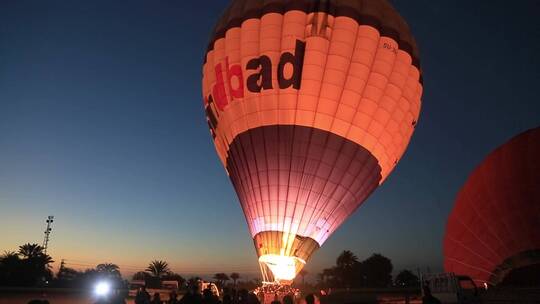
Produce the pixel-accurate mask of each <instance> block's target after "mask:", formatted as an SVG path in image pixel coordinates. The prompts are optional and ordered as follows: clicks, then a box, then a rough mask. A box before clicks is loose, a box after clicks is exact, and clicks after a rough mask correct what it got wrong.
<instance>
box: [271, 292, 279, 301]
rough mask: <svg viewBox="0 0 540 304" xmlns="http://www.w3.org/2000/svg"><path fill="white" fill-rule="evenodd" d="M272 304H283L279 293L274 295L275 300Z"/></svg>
mask: <svg viewBox="0 0 540 304" xmlns="http://www.w3.org/2000/svg"><path fill="white" fill-rule="evenodd" d="M271 304H281V302H280V301H279V297H278V294H277V292H276V293H275V294H274V300H273V301H272V303H271Z"/></svg>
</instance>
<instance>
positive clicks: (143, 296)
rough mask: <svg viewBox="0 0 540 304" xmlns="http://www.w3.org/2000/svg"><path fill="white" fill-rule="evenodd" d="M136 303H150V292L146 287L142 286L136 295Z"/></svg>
mask: <svg viewBox="0 0 540 304" xmlns="http://www.w3.org/2000/svg"><path fill="white" fill-rule="evenodd" d="M135 304H150V294H149V293H148V291H146V287H145V286H142V287H141V288H139V291H137V295H135Z"/></svg>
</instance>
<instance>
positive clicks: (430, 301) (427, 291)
mask: <svg viewBox="0 0 540 304" xmlns="http://www.w3.org/2000/svg"><path fill="white" fill-rule="evenodd" d="M422 289H423V290H424V296H423V297H422V304H441V301H440V300H439V299H437V298H436V297H434V296H433V294H431V288H429V283H428V282H426V283H424V286H423V287H422Z"/></svg>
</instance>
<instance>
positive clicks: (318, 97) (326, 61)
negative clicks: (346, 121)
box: [301, 15, 331, 245]
mask: <svg viewBox="0 0 540 304" xmlns="http://www.w3.org/2000/svg"><path fill="white" fill-rule="evenodd" d="M315 16H316V15H314V18H315ZM309 37H312V36H308V37H306V49H307V38H309ZM330 39H331V38H330ZM327 40H328V44H327V48H326V54H325V55H326V56H325V61H324V67H323V68H324V70H326V65H327V63H328V51H329V49H330V40H329V39H327ZM324 70H323V71H324ZM323 81H324V73H323V75H322V79H321V85H320V87H319V94H317V107H316V108H315V113H314V114H315V115H314V117H313V125H312V127H311V134H310V137H313V130H314V129H315V120H316V117H317V113H318V109H319V105H320V103H321V92H322V87H323V86H322V83H323ZM327 142H328V134H325V142H324V145H323V146H326V144H327ZM310 145H311V143H310ZM308 150H309V149H308ZM308 150H306V156H307V153H308V152H307V151H308ZM306 160H307V157H306ZM306 163H307V161H306ZM321 163H322V159H321V160H319V162H318V164H317V168H316V170H315V171H314V172H315V173H314V180H313V182H312V183H311V186H310V189H309V195H308V197H310V196H311V193H313V185H314V184H315V182H316V179H317V171H319V168H320V165H321ZM323 190H324V189H322V190H321V194H320V195H322V191H323ZM315 193H316V192H315ZM307 207H308V205H307V203H306V208H305V209H304V210H303V211H302V216H301V218H304V214H305V211H306V209H308V208H307ZM316 209H317V204H315V206H314V207H313V211H312V212H311V215H310V216H309V221H308V222H307V227H306V229H308V230H309V228H308V227H309V225H310V223H311V220H312V218H313V214H314V213H315V211H316ZM304 235H306V236H307V231H305V232H304ZM309 237H312V235H310V236H309ZM319 245H321V244H319Z"/></svg>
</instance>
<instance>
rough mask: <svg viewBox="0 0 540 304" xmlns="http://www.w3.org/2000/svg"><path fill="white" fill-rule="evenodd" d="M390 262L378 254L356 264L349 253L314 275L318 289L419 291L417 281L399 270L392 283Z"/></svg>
mask: <svg viewBox="0 0 540 304" xmlns="http://www.w3.org/2000/svg"><path fill="white" fill-rule="evenodd" d="M393 269H394V267H393V265H392V261H391V260H390V259H389V258H387V257H385V256H383V255H381V254H378V253H375V254H373V255H371V256H370V257H368V258H367V259H365V260H363V261H360V260H359V259H358V257H357V256H356V255H355V254H354V253H352V252H351V251H349V250H345V251H343V252H342V253H341V254H340V255H339V256H338V257H337V259H336V265H335V266H332V267H330V268H326V269H324V270H323V271H322V272H321V273H320V274H319V275H318V285H319V286H321V287H327V288H328V287H331V288H386V287H391V286H396V287H419V286H420V285H419V279H418V277H417V276H416V275H414V273H413V272H411V271H410V270H402V271H401V272H399V273H398V275H397V276H396V278H395V280H392V271H393Z"/></svg>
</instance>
